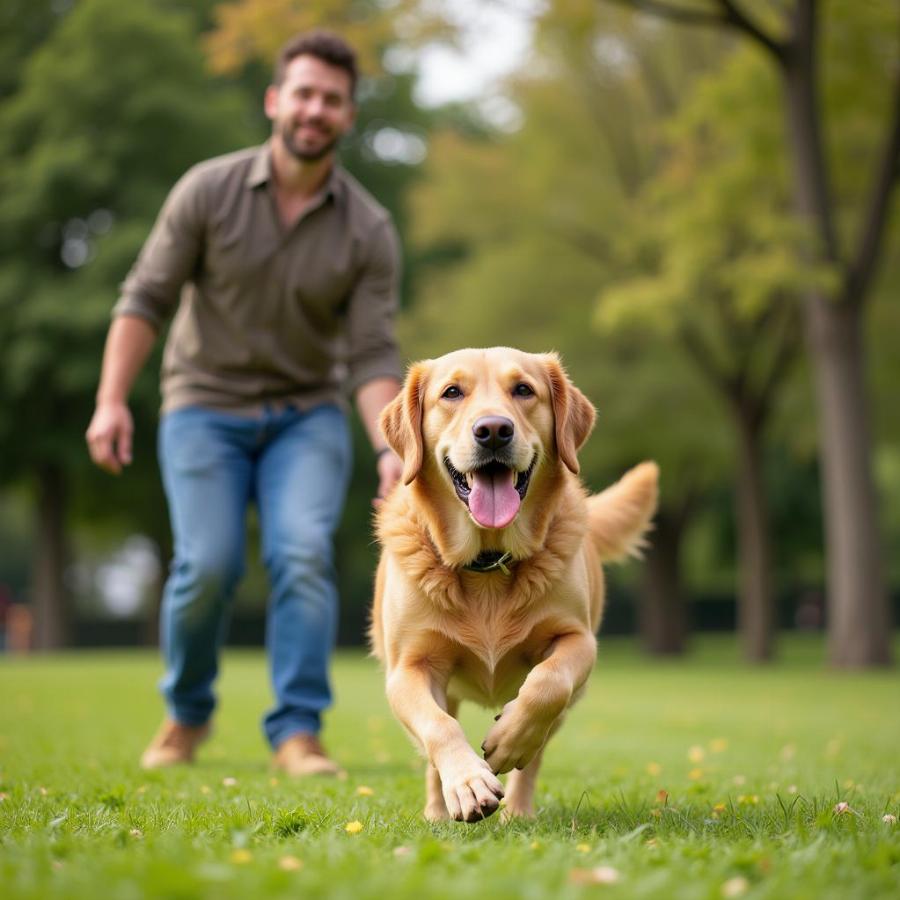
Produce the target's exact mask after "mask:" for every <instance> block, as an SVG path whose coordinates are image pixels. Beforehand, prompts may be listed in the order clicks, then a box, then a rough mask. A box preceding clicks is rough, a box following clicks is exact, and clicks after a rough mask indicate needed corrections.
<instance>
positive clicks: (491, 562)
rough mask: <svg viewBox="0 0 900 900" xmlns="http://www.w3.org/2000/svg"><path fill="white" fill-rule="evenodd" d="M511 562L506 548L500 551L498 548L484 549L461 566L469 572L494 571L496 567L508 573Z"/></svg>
mask: <svg viewBox="0 0 900 900" xmlns="http://www.w3.org/2000/svg"><path fill="white" fill-rule="evenodd" d="M510 563H512V553H510V552H509V550H507V551H506V552H505V553H501V552H500V551H499V550H485V551H484V553H479V554H478V556H476V557H475V559H473V560H472V562H470V563H466V565H464V566H463V568H464V569H468V570H469V571H470V572H496V571H497V570H498V569H499V570H500V571H501V572H502V573H503V574H504V575H509V564H510Z"/></svg>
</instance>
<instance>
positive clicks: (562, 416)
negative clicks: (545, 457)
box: [544, 353, 597, 475]
mask: <svg viewBox="0 0 900 900" xmlns="http://www.w3.org/2000/svg"><path fill="white" fill-rule="evenodd" d="M544 365H545V367H546V369H547V379H548V381H549V382H550V400H551V402H552V404H553V419H554V422H555V425H556V451H557V453H559V458H560V459H561V460H562V461H563V463H564V465H565V466H566V468H567V469H568V470H569V471H570V472H573V473H574V474H576V475H577V474H578V472H579V468H580V467H579V465H578V455H577V454H578V450H579V448H580V447H581V445H582V444H584V442H585V441H586V440H587V439H588V435H589V434H590V433H591V429H592V428H593V427H594V419H595V418H596V417H597V414H596V412H595V411H594V407H593V406H592V405H591V403H590V401H589V400H588V398H587V397H585V396H584V394H582V393H581V391H579V390H578V388H577V387H575V385H574V384H572V382H571V381H570V380H569V376H568V375H566V372H565V370H564V369H563V367H562V364H561V363H560V361H559V357H558V356H557V355H556V354H555V353H548V354H547V355H546V356H545V357H544Z"/></svg>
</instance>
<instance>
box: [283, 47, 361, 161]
mask: <svg viewBox="0 0 900 900" xmlns="http://www.w3.org/2000/svg"><path fill="white" fill-rule="evenodd" d="M265 110H266V115H267V116H268V117H269V119H271V120H272V133H273V134H275V135H277V136H278V137H280V138H281V140H282V142H283V143H284V146H285V149H286V150H287V151H288V152H289V153H290V154H291V155H292V156H294V157H295V158H296V159H299V160H302V161H304V162H312V161H315V160H319V159H322V158H323V157H325V156H327V155H328V154H329V153H331V151H332V150H333V149H334V147H335V145H336V144H337V142H338V141H339V140H340V139H341V138H342V137H343V136H344V135H345V134H346V133H347V132H348V131H349V130H350V128H351V127H352V125H353V119H354V116H355V115H356V107H355V106H354V104H353V98H352V97H351V95H350V75H349V74H348V73H347V72H345V71H344V70H343V69H340V68H337V67H336V66H330V65H328V63H325V62H322V60H320V59H318V58H317V57H315V56H305V55H304V56H297V57H295V58H294V59H292V60H291V61H290V63H289V64H288V66H287V70H286V72H285V77H284V81H283V82H282V83H281V84H280V85H279V86H275V85H272V86H270V87H269V89H268V90H267V91H266V97H265Z"/></svg>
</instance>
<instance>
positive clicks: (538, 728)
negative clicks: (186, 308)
mask: <svg viewBox="0 0 900 900" xmlns="http://www.w3.org/2000/svg"><path fill="white" fill-rule="evenodd" d="M552 724H553V722H552V720H551V721H550V722H547V721H545V720H544V719H543V718H542V717H541V716H539V715H536V714H535V713H534V711H533V710H529V709H528V708H527V707H526V706H525V705H524V704H523V703H522V701H521V700H511V701H510V702H509V703H507V704H506V706H504V707H503V710H502V712H501V713H500V715H499V716H497V721H496V722H495V723H494V724H493V726H492V727H491V730H490V731H489V732H488V734H487V737H486V738H485V739H484V743H483V744H482V745H481V749H482V750H484V759H485V762H487V764H488V765H489V766H490V767H491V771H492V772H496V773H497V774H500V773H501V772H509V771H510V770H512V769H524V768H525V766H527V765H528V763H530V762H531V760H533V759H534V757H535V755H536V754H537V752H538V751H539V750H540V749H541V747H543V746H544V744H545V743H546V741H547V737H548V735H549V734H550V726H551V725H552Z"/></svg>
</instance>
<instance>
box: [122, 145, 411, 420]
mask: <svg viewBox="0 0 900 900" xmlns="http://www.w3.org/2000/svg"><path fill="white" fill-rule="evenodd" d="M399 269H400V261H399V245H398V240H397V236H396V233H395V230H394V227H393V224H392V222H391V219H390V215H389V214H388V213H387V211H386V210H385V209H384V208H383V207H381V206H380V205H379V204H378V203H377V202H376V201H375V200H374V199H373V198H372V197H371V195H370V194H369V193H368V192H367V191H365V190H364V189H363V188H362V187H361V186H360V185H359V183H358V182H356V180H355V179H353V178H352V176H350V175H349V174H348V173H347V172H346V171H344V170H343V169H341V168H340V167H337V166H335V167H334V168H333V169H332V172H331V174H330V176H329V178H328V180H327V182H326V184H325V185H324V187H323V189H322V191H321V192H320V193H319V194H318V195H317V197H316V198H314V200H313V202H312V203H311V204H310V205H309V206H308V207H307V208H306V210H305V211H304V212H303V214H302V215H301V216H300V218H299V219H298V221H297V222H295V223H294V224H293V225H292V226H291V227H289V228H288V227H285V226H284V224H283V223H282V222H281V220H280V218H279V214H278V209H277V206H276V203H275V194H274V184H273V178H272V169H271V156H270V151H269V147H268V145H263V146H262V147H257V148H252V149H250V150H243V151H240V152H237V153H232V154H229V155H227V156H223V157H218V158H216V159H212V160H209V161H207V162H204V163H201V164H199V165H197V166H195V167H194V168H192V169H191V170H190V171H189V172H188V173H187V174H186V175H184V176H183V177H182V178H181V180H180V181H179V182H178V183H177V184H176V185H175V187H174V188H173V189H172V191H171V193H170V194H169V197H168V199H167V200H166V203H165V205H164V206H163V209H162V211H161V212H160V215H159V218H158V219H157V221H156V224H155V225H154V228H153V231H152V232H151V234H150V236H149V238H148V239H147V241H146V243H145V244H144V247H143V249H142V251H141V254H140V256H139V257H138V260H137V262H136V263H135V265H134V266H133V268H132V270H131V272H130V273H129V274H128V277H127V278H126V280H125V282H124V284H123V285H122V293H121V297H120V299H119V301H118V303H117V304H116V306H115V308H114V311H113V312H114V315H133V316H140V317H142V318H144V319H146V320H147V321H149V322H150V323H151V324H152V325H153V326H154V327H155V328H157V329H160V328H162V326H163V325H164V323H165V321H166V320H167V318H168V317H169V316H170V314H171V313H172V311H173V310H176V307H177V311H176V312H175V318H174V321H173V322H172V327H171V329H170V331H169V336H168V339H167V341H166V347H165V352H164V356H163V366H162V377H161V389H162V399H163V402H162V409H163V411H164V412H167V411H170V410H173V409H177V408H179V407H182V406H187V405H194V404H199V405H206V406H212V407H217V408H224V409H230V410H235V411H246V412H252V411H254V410H257V409H259V408H260V407H261V406H263V405H266V404H275V405H283V404H293V405H295V406H297V407H298V408H299V409H309V408H310V407H312V406H316V405H318V404H320V403H329V402H332V403H341V404H343V403H344V398H345V394H346V392H347V391H355V390H356V389H358V388H359V387H360V386H361V385H362V384H364V383H365V382H367V381H369V380H371V379H373V378H378V377H382V376H389V377H394V378H400V377H401V367H400V361H399V354H398V351H397V346H396V342H395V339H394V328H393V322H394V316H395V313H396V310H397V293H398V280H399Z"/></svg>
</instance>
